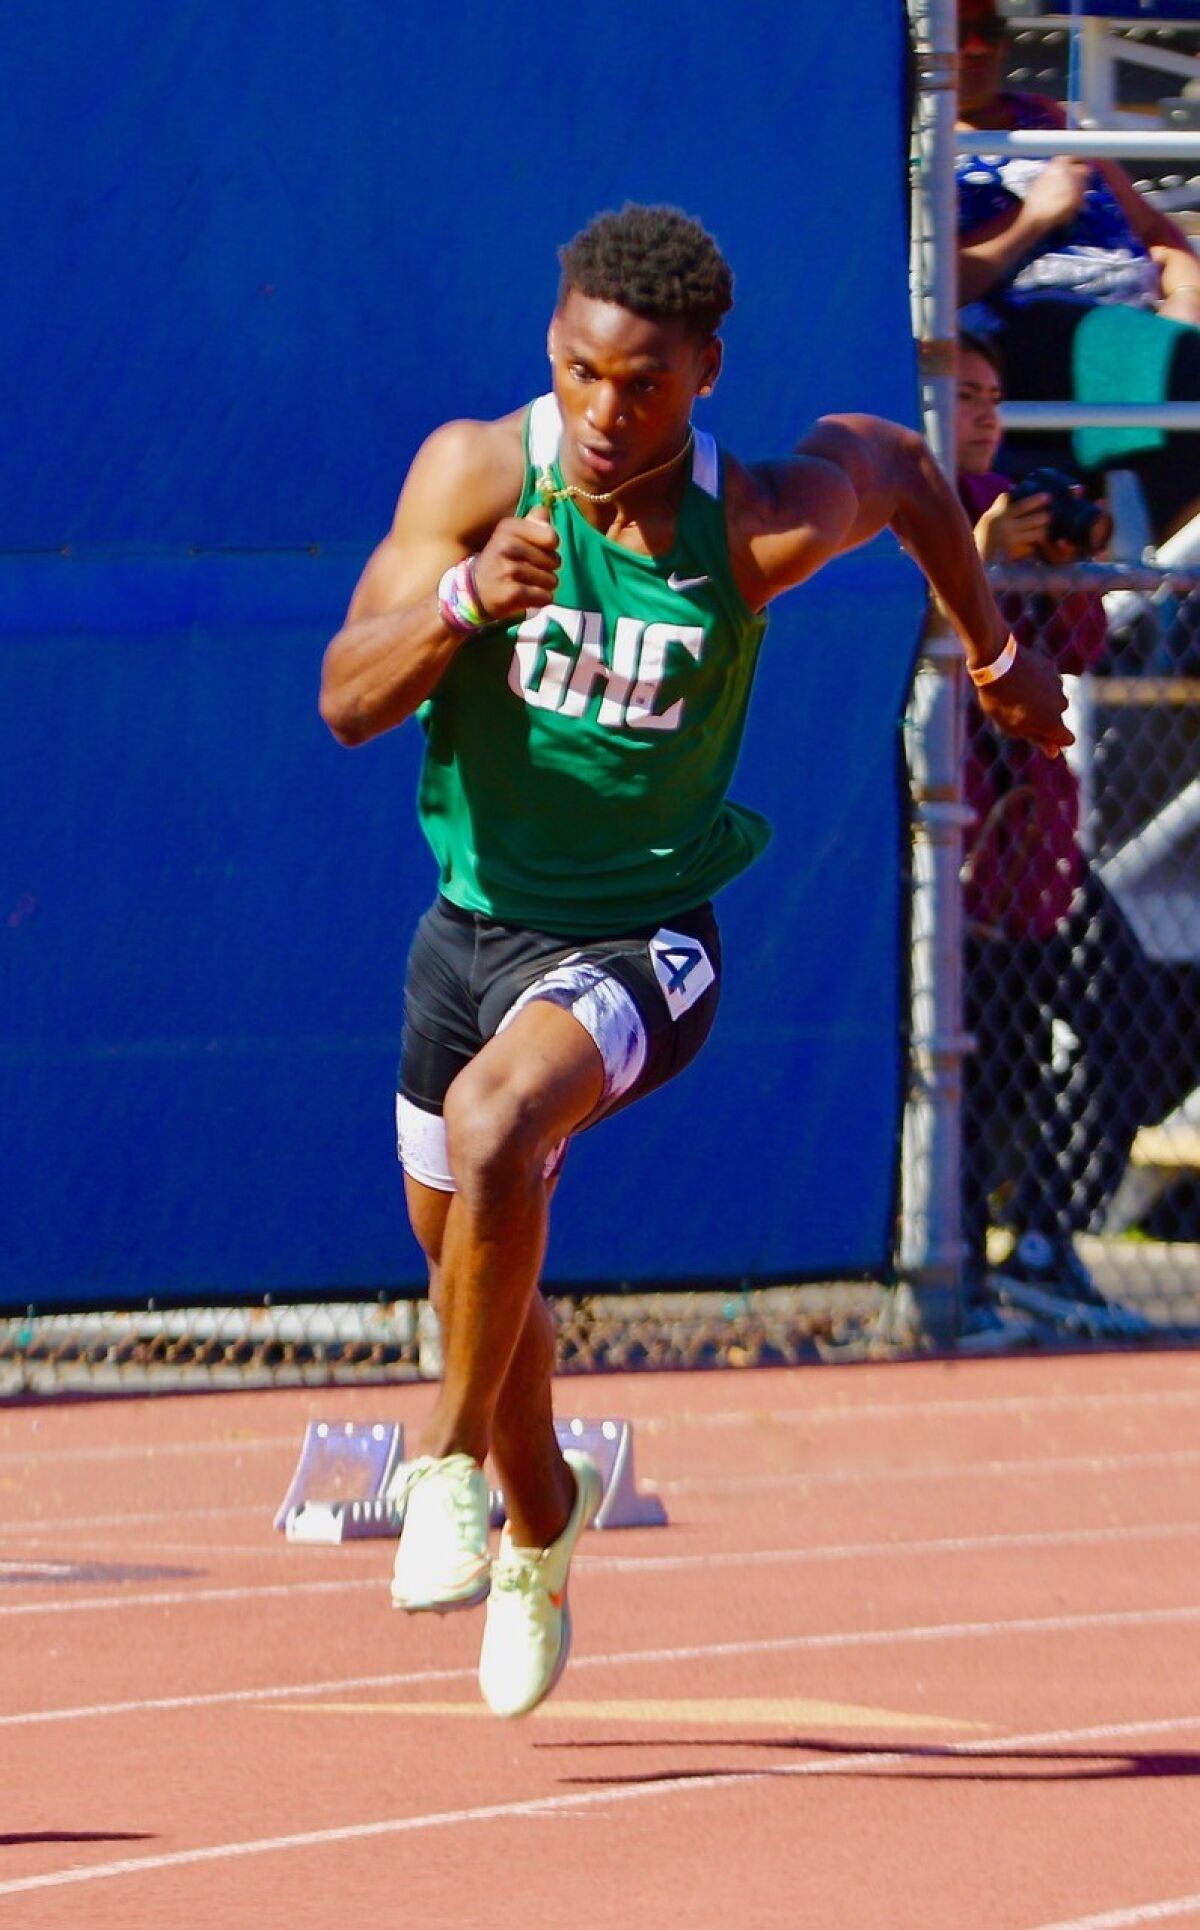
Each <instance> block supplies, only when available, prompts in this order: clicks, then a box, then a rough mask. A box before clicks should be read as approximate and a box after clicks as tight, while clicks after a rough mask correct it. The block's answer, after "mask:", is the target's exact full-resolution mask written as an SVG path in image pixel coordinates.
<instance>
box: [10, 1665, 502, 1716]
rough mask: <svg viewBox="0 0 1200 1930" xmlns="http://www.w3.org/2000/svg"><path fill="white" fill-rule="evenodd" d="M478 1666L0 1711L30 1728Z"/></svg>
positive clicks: (390, 1684)
mask: <svg viewBox="0 0 1200 1930" xmlns="http://www.w3.org/2000/svg"><path fill="white" fill-rule="evenodd" d="M477 1674H478V1670H477V1669H474V1668H470V1669H409V1670H407V1671H406V1672H405V1673H404V1674H402V1675H348V1676H346V1677H344V1678H343V1679H342V1680H341V1681H337V1682H289V1683H286V1684H284V1686H283V1687H274V1688H264V1689H214V1690H211V1691H210V1692H209V1693H208V1694H207V1695H160V1696H147V1697H146V1698H145V1699H144V1700H142V1701H140V1702H92V1703H89V1704H87V1705H85V1706H84V1707H82V1708H75V1709H23V1710H21V1711H20V1712H19V1713H18V1714H15V1715H10V1716H5V1715H0V1728H4V1729H15V1728H27V1727H29V1726H30V1724H33V1723H41V1722H82V1721H85V1720H88V1721H90V1720H92V1719H93V1718H95V1717H98V1716H133V1715H146V1714H153V1713H160V1712H162V1711H163V1710H179V1709H216V1708H221V1707H222V1706H226V1705H234V1704H236V1703H247V1702H276V1701H280V1700H282V1699H285V1698H286V1697H288V1696H310V1695H343V1694H345V1692H346V1691H347V1690H348V1689H380V1688H391V1689H395V1688H411V1687H412V1685H413V1684H414V1683H425V1682H466V1681H468V1680H473V1679H474V1677H475V1676H476V1675H477Z"/></svg>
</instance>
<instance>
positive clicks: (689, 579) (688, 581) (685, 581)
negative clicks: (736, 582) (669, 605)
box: [667, 570, 712, 592]
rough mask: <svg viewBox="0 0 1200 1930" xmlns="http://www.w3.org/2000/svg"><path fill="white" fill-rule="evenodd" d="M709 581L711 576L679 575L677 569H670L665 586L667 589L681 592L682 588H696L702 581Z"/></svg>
mask: <svg viewBox="0 0 1200 1930" xmlns="http://www.w3.org/2000/svg"><path fill="white" fill-rule="evenodd" d="M711 582H712V577H711V576H680V575H679V574H678V572H677V571H675V570H672V571H671V574H670V576H669V577H668V578H667V588H668V590H679V591H681V592H682V591H683V590H698V589H699V588H700V586H701V584H702V583H711Z"/></svg>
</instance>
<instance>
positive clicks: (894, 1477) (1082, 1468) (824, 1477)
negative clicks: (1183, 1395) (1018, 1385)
mask: <svg viewBox="0 0 1200 1930" xmlns="http://www.w3.org/2000/svg"><path fill="white" fill-rule="evenodd" d="M1197 1462H1200V1448H1173V1449H1170V1450H1166V1451H1164V1452H1162V1453H1160V1454H1074V1455H1064V1456H1062V1457H1060V1458H1059V1459H1057V1460H1038V1459H1036V1458H1031V1459H1030V1460H1028V1461H972V1460H970V1459H969V1458H966V1457H964V1458H963V1459H961V1460H958V1461H945V1462H941V1461H939V1462H933V1463H931V1464H928V1465H924V1466H923V1465H922V1464H921V1463H920V1462H914V1463H913V1465H912V1466H911V1467H903V1468H897V1467H889V1466H873V1465H871V1464H870V1463H867V1464H865V1465H863V1464H860V1465H859V1466H857V1467H851V1468H827V1469H820V1468H813V1469H810V1470H808V1471H807V1472H802V1471H797V1472H796V1473H795V1474H706V1475H694V1476H690V1477H688V1478H686V1479H683V1480H677V1481H660V1482H659V1483H658V1487H659V1490H660V1492H661V1493H663V1494H748V1493H753V1492H754V1491H755V1490H756V1489H759V1488H762V1489H767V1488H798V1487H810V1488H831V1487H840V1488H844V1487H853V1486H854V1484H855V1483H856V1482H861V1483H862V1484H863V1485H864V1486H870V1487H875V1486H878V1485H879V1484H880V1483H882V1482H884V1481H920V1482H922V1483H926V1482H930V1481H946V1480H950V1481H954V1480H958V1481H963V1482H967V1481H971V1480H973V1479H975V1477H976V1476H978V1475H1026V1474H1037V1475H1042V1474H1119V1473H1121V1472H1122V1471H1123V1470H1125V1469H1131V1468H1165V1467H1192V1466H1195V1464H1196V1463H1197Z"/></svg>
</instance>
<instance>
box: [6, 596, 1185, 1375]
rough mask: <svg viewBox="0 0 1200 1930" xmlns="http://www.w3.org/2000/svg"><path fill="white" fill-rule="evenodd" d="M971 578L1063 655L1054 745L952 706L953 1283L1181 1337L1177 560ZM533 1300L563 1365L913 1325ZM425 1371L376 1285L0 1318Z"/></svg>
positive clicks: (1063, 1329)
mask: <svg viewBox="0 0 1200 1930" xmlns="http://www.w3.org/2000/svg"><path fill="white" fill-rule="evenodd" d="M992 576H993V583H994V587H995V589H996V591H997V594H998V595H1000V597H1001V598H1002V600H1003V603H1004V606H1005V610H1006V614H1007V616H1008V619H1009V622H1010V624H1011V625H1012V626H1013V628H1014V629H1015V630H1016V632H1017V634H1018V635H1019V636H1020V637H1021V639H1022V641H1023V642H1025V643H1026V644H1027V645H1030V646H1032V647H1035V648H1038V649H1041V650H1043V651H1045V652H1046V653H1048V654H1049V655H1050V656H1052V657H1053V658H1054V660H1055V661H1056V662H1057V663H1058V665H1059V667H1060V668H1061V669H1062V670H1063V672H1064V674H1065V675H1066V676H1067V678H1068V683H1069V688H1070V690H1071V696H1072V714H1071V722H1072V727H1073V729H1074V731H1075V734H1076V738H1077V743H1076V746H1075V748H1074V750H1073V751H1072V752H1071V754H1070V756H1069V757H1068V758H1067V759H1065V760H1063V761H1061V762H1051V761H1049V760H1047V759H1045V758H1043V757H1042V756H1041V754H1040V753H1039V752H1036V751H1034V750H1032V749H1031V748H1030V747H1029V746H1026V745H1022V744H1019V743H1016V742H1014V741H1012V740H1002V739H1001V738H1000V737H999V736H998V735H997V734H996V733H994V732H993V731H991V730H990V728H989V727H988V726H987V725H986V724H985V723H984V722H983V720H982V717H981V716H980V714H979V713H978V711H977V710H974V709H973V708H972V709H971V710H970V712H969V715H968V718H967V728H966V733H965V757H964V779H963V788H964V794H965V798H966V802H967V804H968V806H969V807H970V812H971V817H972V822H971V824H970V825H969V827H968V829H967V832H966V836H965V849H964V863H963V874H962V876H963V896H964V910H965V914H966V916H965V935H964V974H963V977H964V1001H965V1007H966V1025H967V1031H968V1033H969V1034H970V1035H971V1037H972V1039H973V1040H974V1049H973V1050H972V1051H971V1052H970V1054H969V1055H968V1058H967V1061H966V1065H965V1068H964V1073H965V1076H964V1082H963V1084H964V1097H963V1108H962V1149H961V1150H962V1162H961V1163H962V1173H963V1196H962V1218H963V1233H964V1239H965V1243H966V1250H967V1265H966V1291H967V1294H968V1296H970V1294H971V1293H972V1292H983V1293H986V1294H987V1295H989V1296H990V1298H991V1300H992V1302H993V1303H996V1302H999V1303H1000V1304H1001V1306H1002V1307H1003V1308H1004V1309H1005V1312H1006V1315H1007V1317H1008V1318H1009V1319H1010V1321H1011V1320H1012V1319H1013V1318H1014V1317H1020V1318H1025V1319H1027V1320H1029V1321H1030V1326H1029V1330H1028V1333H1027V1335H1026V1337H1027V1338H1028V1339H1029V1340H1030V1341H1031V1342H1032V1343H1033V1344H1039V1343H1040V1344H1052V1343H1053V1342H1054V1341H1055V1340H1056V1339H1063V1338H1067V1339H1076V1338H1079V1337H1092V1338H1115V1339H1126V1340H1129V1339H1137V1338H1153V1339H1154V1340H1156V1341H1163V1340H1168V1339H1171V1338H1172V1337H1177V1338H1180V1339H1192V1340H1194V1339H1195V1338H1196V1337H1197V1336H1200V571H1193V572H1177V573H1167V572H1164V571H1161V570H1148V569H1143V568H1138V569H1129V568H1124V567H1117V566H1109V565H1100V564H1080V565H1077V566H1075V567H1074V568H1072V569H1066V570H1064V569H1056V570H1047V569H1044V568H1036V567H1033V566H1021V567H1020V568H1015V567H1012V566H1009V567H1007V568H1005V569H1003V570H994V571H993V572H992ZM1088 1281H1090V1282H1091V1283H1092V1285H1091V1287H1090V1288H1089V1287H1088V1286H1087V1285H1086V1283H1087V1282H1088ZM1081 1282H1082V1283H1085V1284H1083V1285H1082V1286H1081ZM1089 1294H1091V1295H1094V1297H1091V1298H1089ZM552 1304H553V1307H554V1312H555V1317H556V1322H557V1327H558V1355H559V1365H560V1369H561V1370H562V1371H564V1372H597V1371H599V1372H604V1371H614V1370H621V1369H629V1368H664V1367H742V1366H756V1365H784V1364H794V1363H797V1362H800V1361H806V1360H818V1359H824V1358H840V1359H844V1358H847V1357H853V1356H855V1355H861V1354H872V1353H876V1354H880V1355H886V1354H887V1353H888V1352H891V1351H902V1352H903V1351H909V1350H910V1349H911V1347H912V1346H913V1345H919V1344H920V1340H919V1336H916V1337H914V1336H913V1335H911V1334H907V1333H905V1332H904V1331H902V1330H901V1329H900V1328H899V1327H898V1326H897V1324H896V1321H895V1318H894V1308H893V1306H892V1302H891V1299H890V1296H889V1294H888V1292H887V1290H886V1287H885V1286H884V1285H883V1284H881V1283H878V1282H877V1283H871V1282H862V1281H857V1282H855V1281H843V1282H831V1283H829V1284H827V1285H804V1286H795V1287H786V1286H779V1287H756V1286H755V1285H754V1284H753V1283H752V1282H749V1281H742V1282H731V1283H730V1285H729V1286H728V1288H726V1289H725V1290H723V1291H715V1292H714V1291H710V1290H704V1291H695V1292H687V1291H682V1290H675V1291H670V1292H666V1293H652V1292H646V1291H642V1292H628V1291H625V1292H613V1293H608V1294H604V1293H590V1294H589V1293H580V1294H577V1295H574V1296H571V1297H563V1298H559V1299H556V1300H554V1301H553V1303H552ZM439 1364H440V1356H439V1349H438V1340H437V1332H436V1323H435V1322H434V1321H433V1318H432V1315H431V1313H430V1310H429V1308H428V1306H427V1305H426V1304H425V1303H424V1302H419V1301H417V1302H409V1301H403V1300H399V1301H397V1300H393V1299H390V1298H388V1297H387V1295H386V1294H380V1295H379V1296H378V1297H377V1298H376V1299H374V1300H369V1301H359V1302H347V1303H344V1304H343V1303H339V1302H337V1301H328V1302H321V1303H319V1304H318V1303H313V1304H306V1305H286V1306H284V1305H279V1306H272V1305H269V1304H266V1305H261V1306H256V1307H225V1308H222V1307H189V1308H181V1309H156V1308H154V1307H149V1308H146V1309H143V1310H141V1311H139V1312H135V1313H125V1314H118V1313H78V1312H76V1313H62V1314H35V1313H30V1314H29V1315H28V1316H27V1317H25V1318H23V1319H22V1318H16V1319H9V1320H4V1321H0V1395H9V1396H12V1395H19V1394H22V1393H42V1392H47V1391H52V1390H53V1389H55V1388H61V1387H64V1386H70V1387H81V1388H86V1389H88V1390H89V1391H94V1392H112V1391H118V1390H125V1389H129V1390H135V1389H148V1388H168V1387H190V1386H197V1387H199V1386H203V1387H210V1388H211V1387H222V1386H226V1387H245V1386H249V1385H263V1384H269V1385H290V1386H295V1385H305V1384H312V1385H325V1384H339V1383H340V1384H349V1383H368V1382H374V1381H394V1380H403V1379H409V1378H412V1379H415V1378H418V1377H422V1376H429V1375H431V1374H435V1373H436V1372H437V1371H438V1368H439Z"/></svg>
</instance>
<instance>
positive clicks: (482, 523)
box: [320, 415, 558, 744]
mask: <svg viewBox="0 0 1200 1930" xmlns="http://www.w3.org/2000/svg"><path fill="white" fill-rule="evenodd" d="M523 473H524V456H523V451H522V441H521V418H520V416H519V415H517V416H505V417H503V418H502V419H501V420H500V421H499V422H450V423H447V424H446V425H445V426H444V427H443V428H441V429H438V430H435V432H434V433H433V435H431V436H430V437H429V439H428V441H427V442H425V443H424V444H423V445H422V447H421V449H420V450H419V451H418V453H417V456H416V458H415V460H414V462H413V465H412V468H411V469H410V470H409V473H408V477H407V479H406V481H405V484H404V488H403V490H402V491H401V494H400V501H399V503H398V504H397V507H396V515H395V520H394V522H393V524H392V528H391V531H390V533H389V534H388V535H387V536H386V537H385V538H384V540H383V542H382V543H380V545H379V547H378V549H377V550H376V551H375V553H374V555H373V556H372V557H371V559H370V561H369V562H368V564H367V566H366V569H365V570H364V571H363V574H362V576H361V578H360V579H359V582H358V585H357V588H356V589H355V591H354V595H353V596H352V597H351V599H350V607H349V610H348V611H347V613H346V621H345V622H344V624H343V625H342V627H341V629H340V630H339V631H338V633H337V635H336V636H335V637H334V638H333V639H332V641H331V642H330V643H329V645H328V647H327V649H326V651H325V658H324V662H323V664H322V668H321V697H320V711H321V716H322V717H323V718H324V720H325V722H326V723H327V724H328V726H329V728H330V730H331V731H332V732H333V734H334V736H335V737H336V738H337V740H338V742H339V743H341V744H362V743H365V742H366V741H367V740H368V739H369V738H372V737H378V736H379V734H380V733H381V732H382V731H385V730H391V729H392V728H393V726H394V725H396V724H400V723H403V722H404V720H405V718H406V717H411V715H412V713H413V712H414V711H415V710H416V708H417V706H418V705H419V704H421V703H423V702H424V701H425V699H426V697H428V696H429V695H430V693H431V692H432V691H433V690H434V689H435V688H436V686H437V684H438V682H439V680H440V679H441V677H442V675H443V673H444V672H445V670H446V667H447V665H448V664H449V663H450V662H451V660H452V659H453V658H454V657H455V656H456V655H457V653H458V651H459V650H461V649H470V647H471V644H472V641H473V639H472V638H471V637H470V636H466V637H464V636H463V635H462V633H461V632H460V631H458V630H456V629H454V628H452V627H451V625H450V624H448V623H447V622H446V621H445V619H444V618H443V617H442V615H441V612H440V610H439V607H438V600H437V586H438V582H439V580H440V578H441V576H442V574H443V572H444V571H446V570H447V569H449V568H450V567H451V565H452V564H454V563H458V562H461V560H462V558H463V557H464V556H471V555H477V562H476V567H475V582H476V587H477V589H478V591H479V596H480V599H481V601H482V603H483V606H484V608H485V610H486V611H487V613H488V615H489V616H490V617H494V618H495V619H496V621H497V622H500V621H503V620H507V618H509V617H510V616H512V615H513V614H514V613H516V612H518V611H524V610H526V609H534V608H540V607H541V605H542V604H544V603H548V602H549V601H550V600H551V598H552V597H553V595H554V584H555V579H556V575H557V570H558V549H557V544H556V542H555V538H554V533H553V531H552V530H551V529H550V528H549V525H548V521H547V519H546V518H545V516H544V514H542V513H540V512H535V513H534V515H533V516H531V517H522V518H520V519H519V520H518V519H517V518H515V517H514V516H513V515H512V511H513V510H514V509H515V508H516V505H517V500H518V497H519V496H520V493H521V480H522V476H523Z"/></svg>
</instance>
